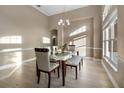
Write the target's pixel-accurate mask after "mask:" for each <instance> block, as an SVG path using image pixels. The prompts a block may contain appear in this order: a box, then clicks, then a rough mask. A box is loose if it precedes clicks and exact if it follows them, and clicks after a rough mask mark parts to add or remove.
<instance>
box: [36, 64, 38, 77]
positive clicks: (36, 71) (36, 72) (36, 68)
mask: <svg viewBox="0 0 124 93" xmlns="http://www.w3.org/2000/svg"><path fill="white" fill-rule="evenodd" d="M36 74H37V76H38V66H37V62H36Z"/></svg>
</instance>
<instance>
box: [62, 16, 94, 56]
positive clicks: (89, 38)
mask: <svg viewBox="0 0 124 93" xmlns="http://www.w3.org/2000/svg"><path fill="white" fill-rule="evenodd" d="M82 26H86V29H87V30H86V32H83V33H81V34H78V35H75V36H71V37H70V36H69V34H70V33H71V32H73V31H75V30H77V29H79V28H80V27H82ZM83 35H86V47H93V18H88V19H82V20H75V21H72V22H71V25H70V26H67V27H65V32H64V42H65V43H67V44H69V42H70V41H73V40H74V38H78V37H81V36H83ZM86 56H88V57H93V49H89V48H87V50H86Z"/></svg>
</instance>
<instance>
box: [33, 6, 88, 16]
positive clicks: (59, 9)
mask: <svg viewBox="0 0 124 93" xmlns="http://www.w3.org/2000/svg"><path fill="white" fill-rule="evenodd" d="M85 6H87V5H34V6H33V7H34V8H36V9H38V10H39V11H40V12H42V13H44V14H45V15H47V16H51V15H55V14H59V13H63V12H67V11H71V10H74V9H78V8H82V7H85Z"/></svg>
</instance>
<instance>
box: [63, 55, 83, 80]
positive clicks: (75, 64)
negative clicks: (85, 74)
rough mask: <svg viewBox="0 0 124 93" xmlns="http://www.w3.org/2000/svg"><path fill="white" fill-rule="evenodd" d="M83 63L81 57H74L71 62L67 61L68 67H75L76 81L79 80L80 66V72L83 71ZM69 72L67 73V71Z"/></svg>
mask: <svg viewBox="0 0 124 93" xmlns="http://www.w3.org/2000/svg"><path fill="white" fill-rule="evenodd" d="M81 61H82V57H81V56H78V55H76V56H73V57H72V58H70V59H69V60H67V62H66V66H70V67H74V68H75V73H76V74H75V75H76V80H77V77H78V76H77V74H78V69H77V68H78V66H79V70H81V64H80V63H81ZM65 72H67V71H65Z"/></svg>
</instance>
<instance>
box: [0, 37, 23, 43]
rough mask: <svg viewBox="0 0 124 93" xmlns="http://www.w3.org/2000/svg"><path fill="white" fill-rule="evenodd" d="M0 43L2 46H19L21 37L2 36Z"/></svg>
mask: <svg viewBox="0 0 124 93" xmlns="http://www.w3.org/2000/svg"><path fill="white" fill-rule="evenodd" d="M0 43H2V44H21V43H22V37H21V36H4V37H1V38H0Z"/></svg>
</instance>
